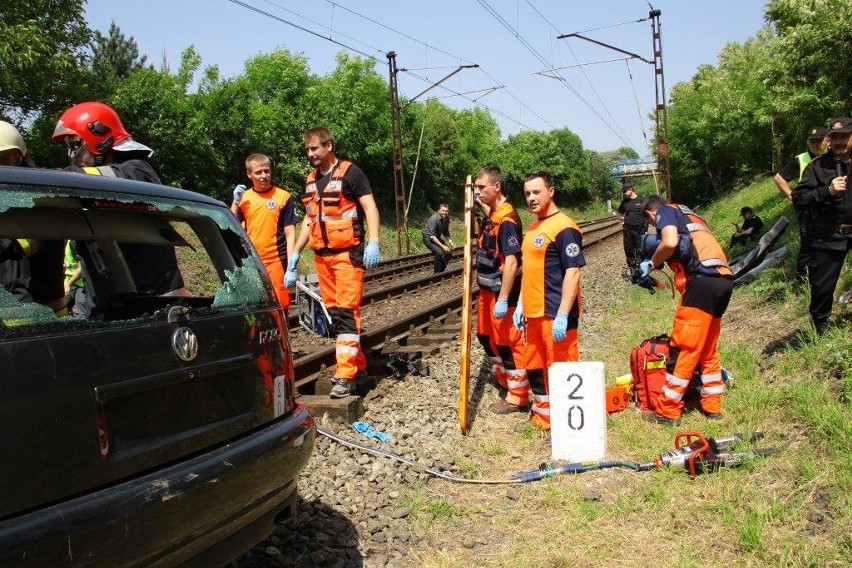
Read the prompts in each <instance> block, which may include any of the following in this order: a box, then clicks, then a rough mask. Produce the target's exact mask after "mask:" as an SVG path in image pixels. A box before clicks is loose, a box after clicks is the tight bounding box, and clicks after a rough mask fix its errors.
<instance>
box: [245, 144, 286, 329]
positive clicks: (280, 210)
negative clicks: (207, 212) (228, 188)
mask: <svg viewBox="0 0 852 568" xmlns="http://www.w3.org/2000/svg"><path fill="white" fill-rule="evenodd" d="M246 176H247V177H248V178H249V179H250V180H251V184H252V187H251V189H250V190H248V191H246V188H245V186H243V185H238V186H237V187H236V188H235V189H234V202H233V203H232V204H231V211H232V212H233V213H234V215H236V217H237V219H239V220H240V221H242V222H243V223H245V228H246V234H247V235H248V237H249V239H250V240H251V242H252V243H253V244H254V247H255V248H256V249H257V252H258V254H259V255H260V259H261V261H263V265H264V266H265V267H266V271H267V272H268V273H269V278H270V279H271V280H272V286H273V287H275V294H276V296H278V303H279V304H281V308H282V309H283V310H284V311H285V312H286V311H287V309H288V308H289V307H290V290H289V289H288V288H287V286H286V284H285V283H284V272H285V268H286V266H287V259H288V258H289V257H290V256H292V255H293V247H294V245H295V244H296V223H297V222H298V221H299V219H298V217H296V209H295V205H294V203H293V198H292V196H291V195H290V192H289V191H287V190H285V189H281V188H280V187H277V186H275V185H273V184H272V160H271V159H270V158H269V156H265V155H264V154H251V155H250V156H249V157H248V158H246ZM241 189H242V191H240V190H241Z"/></svg>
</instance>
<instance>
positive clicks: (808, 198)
mask: <svg viewBox="0 0 852 568" xmlns="http://www.w3.org/2000/svg"><path fill="white" fill-rule="evenodd" d="M850 137H852V118H849V117H845V116H844V117H841V118H835V119H834V120H832V121H831V130H830V131H829V133H828V140H829V151H828V152H827V153H826V154H824V155H822V156H820V157H819V158H816V159H814V160H813V161H811V163H810V164H809V165H808V167H807V169H805V172H804V174H802V180H801V181H800V182H799V185H797V186H796V189H794V190H793V203H794V204H795V206H796V207H797V208H807V209H810V211H811V219H810V223H809V225H808V233H809V235H810V237H811V258H810V261H809V262H808V274H809V281H810V286H811V304H810V306H809V308H808V311H809V312H810V314H811V319H812V320H813V324H814V329H815V330H816V332H817V333H818V334H820V335H822V334H824V333H825V331H826V329H827V328H828V318H829V316H830V315H831V307H832V304H833V302H834V289H835V287H836V286H837V279H838V278H839V277H840V269H841V268H842V267H843V261H844V260H845V259H846V253H847V252H849V249H850V248H852V192H849V191H847V187H848V185H849V174H850V173H852V167H851V166H850V165H849V164H850V161H852V151H850V148H849V139H850Z"/></svg>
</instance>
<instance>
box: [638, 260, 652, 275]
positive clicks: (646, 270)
mask: <svg viewBox="0 0 852 568" xmlns="http://www.w3.org/2000/svg"><path fill="white" fill-rule="evenodd" d="M639 270H640V271H641V273H642V276H648V275H649V274H651V271H652V270H654V265H653V264H652V263H651V261H650V260H643V261H642V262H640V263H639Z"/></svg>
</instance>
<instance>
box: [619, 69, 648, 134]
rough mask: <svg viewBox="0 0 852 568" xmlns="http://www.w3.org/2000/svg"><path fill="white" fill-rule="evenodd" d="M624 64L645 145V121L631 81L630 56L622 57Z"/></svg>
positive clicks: (634, 86)
mask: <svg viewBox="0 0 852 568" xmlns="http://www.w3.org/2000/svg"><path fill="white" fill-rule="evenodd" d="M624 64H625V65H627V77H628V78H629V79H630V88H631V89H632V90H633V101H634V102H635V103H636V114H638V115H639V128H641V129H642V138H644V139H645V146H647V145H648V134H647V132H645V121H644V120H643V119H642V109H641V107H640V106H639V96H638V95H637V94H636V85H635V84H634V83H633V72H632V71H631V70H630V58H629V57H626V56H625V58H624Z"/></svg>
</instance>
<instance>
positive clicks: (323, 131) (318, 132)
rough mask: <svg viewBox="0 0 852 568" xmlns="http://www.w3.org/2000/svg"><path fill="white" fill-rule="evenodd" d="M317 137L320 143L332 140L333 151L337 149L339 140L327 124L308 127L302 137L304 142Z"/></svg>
mask: <svg viewBox="0 0 852 568" xmlns="http://www.w3.org/2000/svg"><path fill="white" fill-rule="evenodd" d="M314 137H316V138H317V139H318V140H319V142H320V144H325V143H326V142H331V149H332V151H335V152H336V150H337V142H335V140H334V134H332V133H331V130H329V129H328V128H327V127H325V126H314V127H313V128H308V129H307V130H305V135H304V136H303V137H302V141H303V142H307V141H308V140H310V139H311V138H314Z"/></svg>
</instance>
